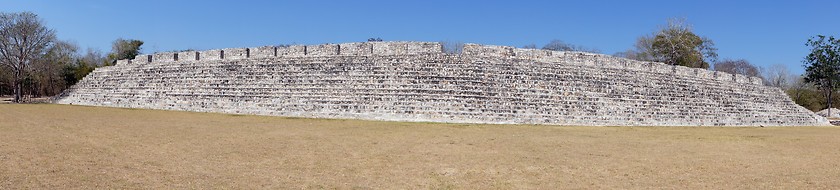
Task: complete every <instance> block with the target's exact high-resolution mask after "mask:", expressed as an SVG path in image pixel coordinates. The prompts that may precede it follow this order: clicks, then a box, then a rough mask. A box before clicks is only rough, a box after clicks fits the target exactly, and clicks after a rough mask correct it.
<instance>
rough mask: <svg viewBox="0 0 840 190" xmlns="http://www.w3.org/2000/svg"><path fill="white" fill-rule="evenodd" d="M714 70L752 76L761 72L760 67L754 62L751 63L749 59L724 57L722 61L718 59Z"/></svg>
mask: <svg viewBox="0 0 840 190" xmlns="http://www.w3.org/2000/svg"><path fill="white" fill-rule="evenodd" d="M714 70H715V71H722V72H727V73H732V74H741V75H747V76H751V77H757V76H759V74H760V73H759V71H758V67H756V66H755V65H753V64H750V62H749V61H747V60H744V59H739V60H732V59H724V60H722V61H718V62H717V63H715V67H714Z"/></svg>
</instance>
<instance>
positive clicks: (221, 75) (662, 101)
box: [55, 42, 829, 126]
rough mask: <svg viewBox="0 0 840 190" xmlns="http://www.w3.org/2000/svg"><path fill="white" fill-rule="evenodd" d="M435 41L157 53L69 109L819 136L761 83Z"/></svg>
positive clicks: (810, 116)
mask: <svg viewBox="0 0 840 190" xmlns="http://www.w3.org/2000/svg"><path fill="white" fill-rule="evenodd" d="M441 49H442V48H441V45H440V44H438V43H432V42H366V43H346V44H322V45H313V46H309V45H307V46H304V45H296V46H289V47H274V46H266V47H256V48H231V49H221V50H208V51H200V52H178V53H158V54H154V55H140V56H137V57H136V58H135V59H133V60H120V61H118V62H117V64H116V65H115V66H109V67H102V68H97V69H96V70H95V71H93V72H92V73H90V74H89V75H88V76H87V77H85V78H84V79H83V80H82V81H80V82H79V83H78V84H76V85H74V86H73V87H72V88H70V89H68V90H67V91H65V92H64V93H63V94H61V95H60V96H58V97H57V98H56V100H55V102H56V103H60V104H73V105H90V106H108V107H126V108H146V109H164V110H183V111H198V112H219V113H233V114H255V115H274V116H291V117H312V118H349V119H368V120H392V121H431V122H465V123H513V124H552V125H618V126H632V125H643V126H759V125H762V126H813V125H829V124H828V121H827V120H826V119H825V118H823V117H820V116H817V115H815V114H814V113H813V112H811V111H808V110H806V109H805V108H802V107H800V106H798V105H796V104H795V103H794V102H792V101H791V100H790V98H789V97H788V96H787V95H785V93H783V92H782V91H781V90H780V89H778V88H773V87H767V86H763V85H762V82H761V80H760V79H759V78H755V77H746V76H743V75H733V74H728V73H722V72H715V71H709V70H705V69H693V68H687V67H682V66H671V65H665V64H662V63H655V62H641V61H635V60H629V59H624V58H618V57H612V56H607V55H600V54H592V53H582V52H563V51H546V50H536V49H517V48H513V47H505V46H489V45H479V44H466V45H465V47H464V49H463V53H460V54H452V53H444V52H442V50H441Z"/></svg>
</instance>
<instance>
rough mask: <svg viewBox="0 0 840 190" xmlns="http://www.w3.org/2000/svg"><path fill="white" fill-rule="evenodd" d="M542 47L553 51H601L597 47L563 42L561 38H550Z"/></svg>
mask: <svg viewBox="0 0 840 190" xmlns="http://www.w3.org/2000/svg"><path fill="white" fill-rule="evenodd" d="M542 49H544V50H554V51H581V52H590V53H601V50H599V49H598V48H589V47H583V46H579V45H573V44H568V43H565V42H563V41H562V40H551V42H549V43H548V44H545V46H543V48H542Z"/></svg>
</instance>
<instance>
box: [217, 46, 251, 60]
mask: <svg viewBox="0 0 840 190" xmlns="http://www.w3.org/2000/svg"><path fill="white" fill-rule="evenodd" d="M250 51H251V49H248V48H227V49H222V52H221V54H222V56H221V57H222V59H245V58H248V57H249V56H251V55H250V54H251V52H250Z"/></svg>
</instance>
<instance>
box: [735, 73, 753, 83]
mask: <svg viewBox="0 0 840 190" xmlns="http://www.w3.org/2000/svg"><path fill="white" fill-rule="evenodd" d="M735 82H736V83H747V84H750V83H752V82H751V81H750V78H749V77H748V76H746V75H735Z"/></svg>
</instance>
